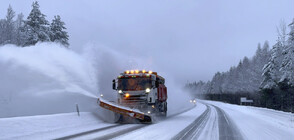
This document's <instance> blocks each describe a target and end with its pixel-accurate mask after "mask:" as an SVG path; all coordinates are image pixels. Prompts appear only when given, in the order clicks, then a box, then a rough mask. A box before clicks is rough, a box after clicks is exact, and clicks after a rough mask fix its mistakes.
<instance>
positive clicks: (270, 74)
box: [260, 40, 283, 89]
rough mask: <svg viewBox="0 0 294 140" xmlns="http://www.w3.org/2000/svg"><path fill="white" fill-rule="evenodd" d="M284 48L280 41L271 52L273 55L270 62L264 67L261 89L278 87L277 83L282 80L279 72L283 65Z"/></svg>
mask: <svg viewBox="0 0 294 140" xmlns="http://www.w3.org/2000/svg"><path fill="white" fill-rule="evenodd" d="M282 48H283V45H282V43H281V41H280V40H278V42H277V43H276V44H275V45H274V46H273V48H272V50H271V51H270V52H271V53H270V54H271V55H270V58H269V62H268V63H267V64H266V65H265V66H264V67H263V73H262V82H261V84H260V88H262V89H272V88H275V87H276V86H277V82H278V81H279V80H280V78H281V73H280V71H279V69H280V67H281V63H282Z"/></svg>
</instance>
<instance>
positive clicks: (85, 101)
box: [0, 43, 98, 117]
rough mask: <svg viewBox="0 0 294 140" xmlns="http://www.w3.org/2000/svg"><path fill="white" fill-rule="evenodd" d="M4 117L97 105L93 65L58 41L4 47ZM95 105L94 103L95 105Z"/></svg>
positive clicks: (0, 90) (0, 88)
mask: <svg viewBox="0 0 294 140" xmlns="http://www.w3.org/2000/svg"><path fill="white" fill-rule="evenodd" d="M0 74H1V76H0V77H1V78H0V106H1V108H0V117H12V116H22V115H40V114H51V113H61V112H73V111H75V105H76V104H79V106H80V110H81V111H90V110H92V109H94V107H95V105H94V104H95V100H96V99H97V97H96V96H95V93H96V92H97V90H98V87H97V80H96V77H97V76H96V74H95V70H94V68H93V66H92V65H91V63H90V62H89V61H87V60H86V59H85V58H83V57H82V56H81V55H79V54H77V53H75V52H73V51H71V50H69V49H66V48H64V47H62V46H60V45H58V44H55V43H41V44H37V45H35V46H30V47H25V48H20V47H16V46H14V45H5V46H3V47H0ZM91 104H93V105H91Z"/></svg>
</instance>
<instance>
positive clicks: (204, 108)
mask: <svg viewBox="0 0 294 140" xmlns="http://www.w3.org/2000/svg"><path fill="white" fill-rule="evenodd" d="M57 120H58V121H57ZM65 120H66V121H65ZM44 122H46V123H44ZM58 123H59V124H60V125H58ZM0 124H1V126H0V136H1V137H0V139H133V138H136V139H207V140H217V139H220V140H225V139H230V140H234V139H237V140H242V139H250V140H251V139H252V140H260V139H276V140H280V139H283V140H288V139H289V140H291V139H292V138H293V137H294V116H293V114H291V113H285V112H281V111H275V110H270V109H264V108H257V107H249V106H238V105H231V104H225V103H220V102H213V101H200V102H198V103H197V106H196V107H195V108H193V109H191V110H189V111H186V112H183V113H181V114H173V115H172V114H171V115H169V116H168V117H167V118H166V119H162V120H158V121H156V122H155V123H153V124H109V123H106V122H103V121H100V120H97V118H96V117H95V116H93V115H91V114H90V113H83V114H81V116H80V117H77V116H76V114H65V115H64V114H61V115H49V116H48V115H47V116H34V117H18V118H5V119H0ZM3 126H6V128H5V127H3Z"/></svg>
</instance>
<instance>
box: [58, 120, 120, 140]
mask: <svg viewBox="0 0 294 140" xmlns="http://www.w3.org/2000/svg"><path fill="white" fill-rule="evenodd" d="M118 126H120V125H119V124H117V125H111V126H107V127H102V128H98V129H94V130H90V131H85V132H82V133H77V134H73V135H69V136H65V137H61V138H57V139H55V140H64V139H72V138H76V137H80V136H84V135H89V134H91V133H97V132H101V131H105V130H108V129H111V128H114V127H118Z"/></svg>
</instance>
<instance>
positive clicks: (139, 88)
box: [98, 70, 167, 122]
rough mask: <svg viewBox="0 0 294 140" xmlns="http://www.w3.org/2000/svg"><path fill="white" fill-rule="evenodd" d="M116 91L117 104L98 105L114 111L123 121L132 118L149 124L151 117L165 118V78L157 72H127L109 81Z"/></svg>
mask: <svg viewBox="0 0 294 140" xmlns="http://www.w3.org/2000/svg"><path fill="white" fill-rule="evenodd" d="M112 88H113V90H116V92H117V102H116V103H112V102H108V101H105V100H103V99H98V104H99V105H100V106H101V107H103V108H105V109H108V110H110V111H113V112H115V113H116V114H117V115H118V117H119V119H118V122H122V121H123V119H124V118H134V119H137V120H139V121H140V122H152V116H164V117H165V116H166V114H167V88H166V86H165V79H164V78H163V77H161V76H159V75H158V74H157V72H152V71H146V70H127V71H125V72H123V73H121V74H120V75H119V76H118V77H117V78H116V79H113V81H112Z"/></svg>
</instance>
